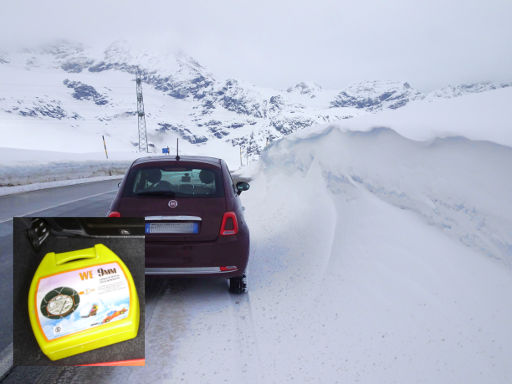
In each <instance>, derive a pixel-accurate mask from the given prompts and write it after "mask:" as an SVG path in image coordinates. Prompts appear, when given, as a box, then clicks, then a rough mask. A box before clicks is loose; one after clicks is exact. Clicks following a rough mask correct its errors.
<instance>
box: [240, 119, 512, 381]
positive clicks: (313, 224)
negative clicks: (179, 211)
mask: <svg viewBox="0 0 512 384" xmlns="http://www.w3.org/2000/svg"><path fill="white" fill-rule="evenodd" d="M511 167H512V149H511V148H509V147H504V146H500V145H497V144H491V143H488V142H475V141H469V140H467V139H463V138H447V139H437V140H434V141H431V142H414V141H411V140H408V139H405V138H404V137H402V136H400V135H398V134H397V133H395V132H394V131H392V130H390V129H373V130H372V131H369V132H364V133H363V132H342V131H341V130H339V129H336V128H331V129H328V130H326V131H324V132H322V133H320V134H317V135H315V136H311V137H308V138H303V139H295V140H291V139H290V140H282V141H280V142H279V143H277V144H276V145H274V146H273V147H271V148H270V150H269V151H268V152H266V153H265V154H264V156H263V159H262V166H261V171H260V173H259V174H258V175H257V177H256V178H255V180H254V181H253V183H252V186H251V190H250V192H249V193H247V194H246V196H245V199H246V206H247V216H248V217H247V219H248V222H249V224H250V226H251V229H252V244H253V254H252V255H251V256H252V258H251V264H250V268H251V269H250V276H251V291H250V300H251V304H252V314H253V322H254V324H255V329H256V339H257V340H259V348H260V351H261V356H262V357H261V364H262V365H263V366H262V367H261V370H262V371H264V372H265V378H266V381H270V382H294V381H300V382H365V383H375V382H378V383H391V382H399V383H400V382H402V383H406V382H409V383H410V382H414V383H419V382H425V383H455V382H464V383H482V382H486V383H503V382H510V381H511V380H512V367H511V366H510V364H509V357H510V356H511V355H512V328H511V327H510V324H511V322H512V308H511V307H510V306H509V305H508V303H510V301H511V300H512V273H511V269H510V267H511V265H512V180H511V178H510V177H509V176H510V169H511Z"/></svg>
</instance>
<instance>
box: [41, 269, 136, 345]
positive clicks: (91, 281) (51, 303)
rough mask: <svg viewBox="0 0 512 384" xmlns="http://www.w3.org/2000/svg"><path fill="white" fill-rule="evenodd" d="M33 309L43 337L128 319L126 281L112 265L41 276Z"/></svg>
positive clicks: (127, 288)
mask: <svg viewBox="0 0 512 384" xmlns="http://www.w3.org/2000/svg"><path fill="white" fill-rule="evenodd" d="M36 307H37V318H38V322H39V325H40V327H41V330H42V331H43V334H44V335H45V336H46V338H47V339H48V340H53V339H57V338H59V337H63V336H67V335H70V334H72V333H76V332H80V331H85V330H87V329H90V328H93V327H97V326H100V325H103V324H107V323H111V322H114V321H119V320H121V319H124V318H126V317H128V311H129V309H130V290H129V286H128V281H127V279H126V276H125V274H124V272H123V270H122V269H121V266H120V265H119V264H118V263H116V262H114V263H107V264H100V265H94V266H91V267H88V268H81V269H77V270H74V271H69V272H62V273H59V274H56V275H52V276H48V277H43V278H41V279H40V280H39V284H38V288H37V293H36Z"/></svg>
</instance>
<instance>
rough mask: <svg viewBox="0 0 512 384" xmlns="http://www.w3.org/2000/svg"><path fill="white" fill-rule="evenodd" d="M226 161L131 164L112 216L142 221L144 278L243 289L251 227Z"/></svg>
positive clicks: (152, 159) (183, 159)
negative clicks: (217, 281) (224, 281)
mask: <svg viewBox="0 0 512 384" xmlns="http://www.w3.org/2000/svg"><path fill="white" fill-rule="evenodd" d="M248 189H249V184H247V183H246V182H239V183H237V184H236V185H235V184H234V183H233V180H232V178H231V175H230V173H229V170H228V167H227V165H226V163H225V161H223V160H221V159H216V158H213V157H189V156H183V157H178V156H177V157H170V156H159V157H144V158H140V159H137V160H135V161H134V162H133V164H132V165H131V167H130V169H129V170H128V172H127V174H126V175H125V177H124V179H123V181H122V183H121V184H120V189H119V192H118V193H117V196H116V198H115V199H114V201H113V203H112V206H111V208H110V213H109V216H110V217H121V216H122V217H145V219H146V221H145V234H146V275H169V276H187V277H203V276H211V277H220V276H222V277H225V278H228V279H229V289H230V291H231V292H234V293H242V292H245V290H246V276H245V269H246V267H247V261H248V258H249V228H248V227H247V224H246V222H245V220H244V216H243V209H242V205H241V202H240V198H239V195H240V193H242V191H246V190H248Z"/></svg>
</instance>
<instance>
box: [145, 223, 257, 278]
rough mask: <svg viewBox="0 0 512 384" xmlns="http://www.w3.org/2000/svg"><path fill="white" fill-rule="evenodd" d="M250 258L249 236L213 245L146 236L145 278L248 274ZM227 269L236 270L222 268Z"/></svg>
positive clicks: (241, 235)
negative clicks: (153, 238)
mask: <svg viewBox="0 0 512 384" xmlns="http://www.w3.org/2000/svg"><path fill="white" fill-rule="evenodd" d="M248 258H249V237H248V236H244V235H243V234H240V233H239V234H238V235H236V236H230V237H226V238H219V239H218V240H216V241H212V242H189V243H185V242H172V241H161V240H160V241H151V240H150V239H148V238H147V237H146V275H168V276H175V277H225V278H229V277H235V276H241V275H242V274H243V273H244V272H245V269H246V267H247V261H248ZM225 266H235V267H236V268H237V269H236V270H228V271H223V270H221V269H220V267H225Z"/></svg>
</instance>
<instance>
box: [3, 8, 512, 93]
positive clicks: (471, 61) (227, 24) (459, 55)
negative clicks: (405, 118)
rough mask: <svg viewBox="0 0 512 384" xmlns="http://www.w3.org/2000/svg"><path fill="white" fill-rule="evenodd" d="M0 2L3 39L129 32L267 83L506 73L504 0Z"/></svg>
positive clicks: (19, 41)
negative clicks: (1, 5)
mask: <svg viewBox="0 0 512 384" xmlns="http://www.w3.org/2000/svg"><path fill="white" fill-rule="evenodd" d="M3 8H4V10H3V11H4V12H3V13H4V22H3V23H2V25H1V26H0V32H1V33H0V35H1V36H2V37H0V46H2V47H3V48H4V49H11V48H12V47H21V46H25V45H32V44H36V43H39V42H43V41H48V40H50V39H55V38H68V39H74V40H80V41H82V42H84V43H86V44H89V45H93V46H97V47H100V48H103V47H105V46H107V45H108V44H109V43H111V42H112V41H113V40H117V39H125V40H128V41H131V42H132V43H133V44H136V45H139V46H148V47H150V49H152V50H158V49H166V50H168V49H176V50H183V51H185V52H187V53H188V54H190V55H192V56H194V57H196V58H197V59H198V60H199V61H200V62H201V63H202V64H204V65H205V66H207V67H208V68H209V69H210V70H211V71H212V72H214V73H215V74H217V75H219V76H223V77H237V78H240V79H242V80H246V81H250V82H253V83H256V84H259V85H263V86H270V87H280V88H285V87H287V86H289V85H291V84H293V83H296V82H298V81H302V80H310V81H314V82H317V83H319V84H321V85H322V86H324V87H326V88H340V87H343V86H345V85H347V84H349V83H351V82H353V81H358V80H367V79H389V80H407V81H409V82H411V83H412V84H413V85H414V86H416V87H418V88H422V89H431V88H435V87H439V86H443V85H446V84H448V83H458V82H466V81H478V80H512V69H511V68H512V50H511V49H510V48H509V44H510V41H511V40H512V26H511V25H512V23H510V22H509V20H508V17H509V15H511V14H512V3H511V2H510V1H507V0H494V1H488V2H481V1H476V0H467V1H451V2H446V1H439V0H431V1H425V0H420V1H405V0H398V1H379V0H363V1H358V2H353V1H328V0H317V1H314V2H313V1H311V2H305V1H295V2H292V1H280V2H276V1H267V0H261V1H258V2H254V1H252V2H249V1H227V0H218V1H215V2H212V1H187V2H177V1H151V0H147V1H145V2H135V1H132V0H124V1H121V0H109V1H105V0H101V1H100V0H89V1H87V2H71V1H63V0H59V1H47V2H41V1H35V0H33V1H28V0H21V1H15V2H7V3H6V4H4V5H3Z"/></svg>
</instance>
